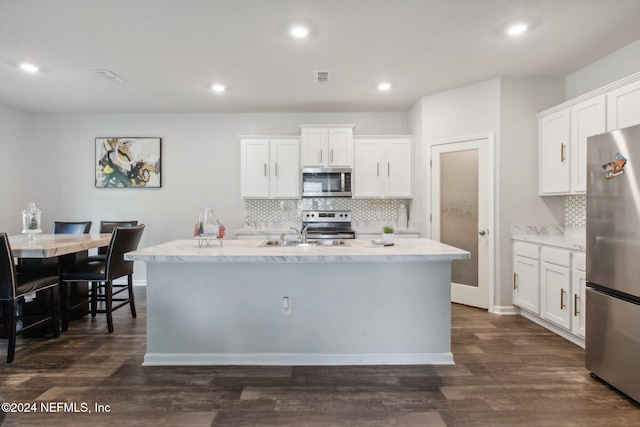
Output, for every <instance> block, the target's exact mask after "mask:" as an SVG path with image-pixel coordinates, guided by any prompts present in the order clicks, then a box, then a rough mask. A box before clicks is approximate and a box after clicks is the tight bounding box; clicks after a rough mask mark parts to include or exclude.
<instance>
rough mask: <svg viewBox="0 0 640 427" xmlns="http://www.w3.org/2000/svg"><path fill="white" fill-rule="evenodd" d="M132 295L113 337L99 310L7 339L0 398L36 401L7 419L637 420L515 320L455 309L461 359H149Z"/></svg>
mask: <svg viewBox="0 0 640 427" xmlns="http://www.w3.org/2000/svg"><path fill="white" fill-rule="evenodd" d="M136 295H137V307H138V318H137V319H132V318H131V316H130V313H129V310H128V308H126V307H125V308H122V309H120V310H118V311H117V312H116V313H115V319H114V323H115V332H114V333H113V334H108V333H107V325H106V320H105V319H104V316H98V317H97V318H95V319H91V318H85V319H81V320H76V321H74V322H72V323H71V325H70V327H69V331H68V332H66V333H63V334H62V335H61V336H60V338H58V339H51V338H45V339H41V338H30V339H23V338H21V339H19V341H18V347H17V351H16V359H15V361H14V362H13V363H11V364H8V365H7V364H6V362H5V360H6V349H7V341H6V340H1V341H0V351H1V353H0V354H1V360H2V361H1V362H0V395H2V396H3V397H4V399H5V400H6V401H8V402H16V403H31V404H33V403H36V406H37V410H38V412H37V413H20V414H18V413H10V414H8V416H7V418H6V420H5V423H4V425H3V427H5V426H30V427H31V426H45V425H46V426H53V425H65V426H113V425H119V424H120V425H126V426H296V427H298V426H322V427H324V426H367V427H376V426H385V427H386V426H445V425H446V426H639V425H640V405H638V404H636V403H635V402H633V401H631V400H630V399H628V398H626V397H625V396H623V395H621V394H619V393H618V392H616V391H615V390H613V389H611V388H609V387H608V386H607V385H606V384H603V383H601V382H599V381H597V380H594V379H593V378H591V377H590V376H589V373H588V372H587V371H586V370H585V369H584V351H583V350H582V349H581V348H579V347H577V346H575V345H573V344H571V343H569V342H567V341H565V340H564V339H562V338H560V337H558V336H556V335H554V334H552V333H551V332H548V331H547V330H545V329H543V328H542V327H540V326H538V325H536V324H534V323H532V322H530V321H528V320H527V319H524V318H522V317H520V316H498V315H492V314H488V313H487V312H486V311H483V310H478V309H474V308H470V307H466V306H460V305H455V304H454V305H453V310H452V311H453V329H452V347H453V353H454V356H455V361H456V364H455V365H454V366H344V367H251V366H229V367H199V366H194V367H143V366H141V364H142V360H143V356H144V352H145V289H144V288H136ZM176 321H180V320H179V319H176ZM204 338H205V337H203V339H204ZM639 357H640V355H639ZM40 402H45V403H47V404H48V405H49V406H50V407H51V408H53V409H56V408H57V409H59V410H60V411H61V412H57V413H51V412H50V413H43V412H41V408H40V406H39V405H40ZM57 402H69V403H75V404H76V405H77V410H78V411H82V410H83V409H84V408H83V406H82V404H86V405H87V407H86V409H90V410H91V411H92V412H91V413H81V412H78V413H76V412H69V410H70V409H72V408H71V407H67V408H66V409H67V411H66V412H65V411H64V406H59V407H58V406H56V405H58V403H57ZM96 404H98V405H104V408H105V409H106V405H108V407H109V412H102V413H96V412H95V405H96ZM60 405H63V404H62V403H61V404H60Z"/></svg>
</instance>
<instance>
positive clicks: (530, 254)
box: [513, 242, 540, 259]
mask: <svg viewBox="0 0 640 427" xmlns="http://www.w3.org/2000/svg"><path fill="white" fill-rule="evenodd" d="M513 253H514V254H516V255H520V256H524V257H527V258H533V259H540V252H539V246H538V245H534V244H531V243H524V242H514V244H513Z"/></svg>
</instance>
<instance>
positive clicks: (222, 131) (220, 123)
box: [33, 113, 408, 280]
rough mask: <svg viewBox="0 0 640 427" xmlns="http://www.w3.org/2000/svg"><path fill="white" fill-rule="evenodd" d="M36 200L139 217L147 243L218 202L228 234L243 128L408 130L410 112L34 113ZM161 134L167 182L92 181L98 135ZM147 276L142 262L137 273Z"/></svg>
mask: <svg viewBox="0 0 640 427" xmlns="http://www.w3.org/2000/svg"><path fill="white" fill-rule="evenodd" d="M34 121H35V125H34V129H35V133H34V140H35V148H36V150H35V155H34V162H33V163H34V166H35V169H34V170H35V171H36V173H37V180H38V181H37V182H38V186H37V193H36V196H37V197H36V198H35V199H36V200H35V201H36V203H37V204H38V206H39V207H40V209H42V211H43V227H44V230H49V229H50V227H51V224H52V222H53V221H54V220H60V221H82V220H92V221H93V222H94V225H93V230H94V231H97V230H98V228H97V227H98V224H99V222H100V220H103V219H105V220H127V219H135V220H138V221H140V222H142V223H144V224H146V225H147V229H146V231H145V234H144V235H143V238H142V242H141V244H140V245H141V247H144V246H151V245H155V244H158V243H161V242H167V241H170V240H175V239H181V238H190V237H191V236H192V235H193V225H194V224H195V222H196V221H197V214H198V209H199V208H203V207H212V208H213V209H214V210H215V215H216V217H218V218H219V219H220V221H221V222H222V223H224V225H225V226H226V227H227V231H228V236H229V237H230V238H234V237H235V230H237V229H238V228H240V227H242V224H243V221H244V217H245V213H244V202H243V201H242V199H240V196H239V195H240V143H239V140H238V138H237V135H296V134H298V135H299V133H300V129H299V127H298V124H308V123H318V124H329V123H355V124H356V125H357V126H356V128H355V131H354V133H355V134H369V135H370V134H407V133H408V127H407V114H406V113H323V114H317V113H316V114H314V113H308V114H302V113H300V114H297V113H277V114H91V115H86V114H78V115H36V116H35V119H34ZM109 136H120V137H127V136H130V137H133V136H151V137H161V138H162V188H159V189H105V188H100V189H98V188H95V187H94V162H95V160H94V159H95V138H96V137H109ZM144 277H145V271H144V265H136V279H138V280H141V279H143V278H144Z"/></svg>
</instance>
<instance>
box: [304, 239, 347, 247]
mask: <svg viewBox="0 0 640 427" xmlns="http://www.w3.org/2000/svg"><path fill="white" fill-rule="evenodd" d="M309 243H313V244H315V245H318V246H349V243H347V241H346V240H341V239H321V240H309Z"/></svg>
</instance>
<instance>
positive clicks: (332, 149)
mask: <svg viewBox="0 0 640 427" xmlns="http://www.w3.org/2000/svg"><path fill="white" fill-rule="evenodd" d="M331 163H333V148H332V149H331Z"/></svg>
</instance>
